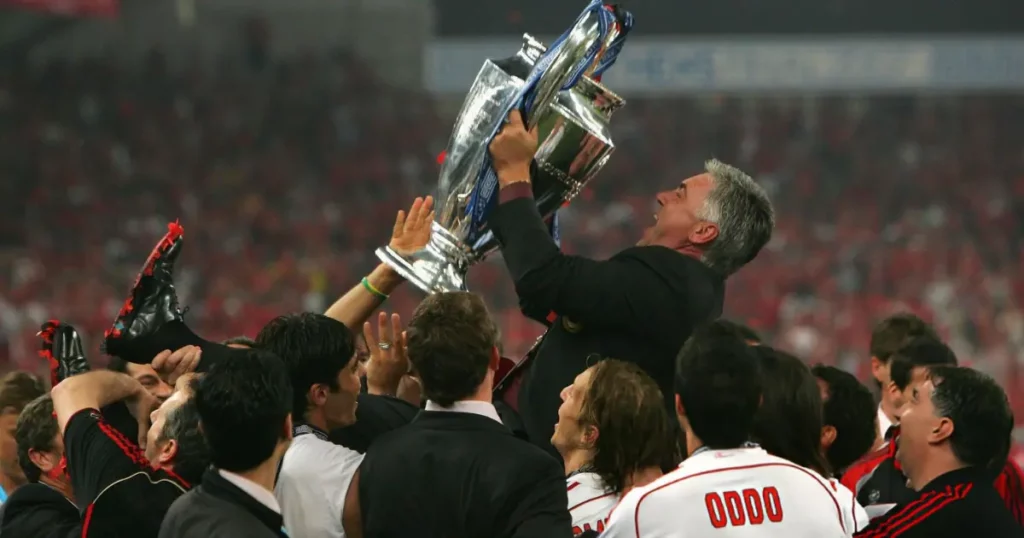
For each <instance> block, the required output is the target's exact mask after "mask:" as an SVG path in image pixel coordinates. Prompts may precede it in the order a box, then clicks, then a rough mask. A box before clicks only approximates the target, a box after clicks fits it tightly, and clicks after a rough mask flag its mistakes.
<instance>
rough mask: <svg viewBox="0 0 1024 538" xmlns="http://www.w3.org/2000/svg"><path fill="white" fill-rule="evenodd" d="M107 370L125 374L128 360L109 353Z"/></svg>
mask: <svg viewBox="0 0 1024 538" xmlns="http://www.w3.org/2000/svg"><path fill="white" fill-rule="evenodd" d="M107 370H110V371H111V372H117V373H120V374H127V373H128V361H126V360H124V359H122V358H121V357H115V356H114V355H111V356H110V359H109V360H108V361H107Z"/></svg>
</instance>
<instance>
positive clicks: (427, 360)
mask: <svg viewBox="0 0 1024 538" xmlns="http://www.w3.org/2000/svg"><path fill="white" fill-rule="evenodd" d="M406 345H407V347H408V353H409V361H410V362H412V365H413V367H414V368H415V369H416V373H417V374H419V377H420V382H421V383H422V384H423V394H424V396H426V397H427V399H428V400H430V401H433V402H434V403H436V404H438V405H441V406H443V407H449V406H451V405H452V404H454V403H455V402H457V401H459V400H463V399H465V398H467V397H468V396H470V395H472V394H473V393H474V392H476V390H477V389H478V388H479V387H480V384H481V383H483V381H484V377H485V376H486V375H487V370H488V368H489V366H490V364H491V357H492V354H493V353H494V349H495V347H496V346H497V345H498V326H497V324H495V323H494V320H492V319H491V315H490V313H489V312H488V311H487V306H486V305H484V301H483V299H481V298H480V296H478V295H476V294H473V293H469V292H465V291H452V292H444V293H435V294H433V295H429V296H427V298H426V299H423V302H421V303H420V304H419V306H417V307H416V311H415V312H413V314H412V320H411V321H410V322H409V327H408V328H407V329H406Z"/></svg>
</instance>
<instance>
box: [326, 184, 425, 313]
mask: <svg viewBox="0 0 1024 538" xmlns="http://www.w3.org/2000/svg"><path fill="white" fill-rule="evenodd" d="M433 221H434V198H433V197H431V196H427V197H425V198H416V199H415V200H414V201H413V203H412V206H411V207H410V208H409V212H408V213H406V212H405V211H402V210H399V211H398V214H397V215H396V216H395V226H394V228H393V229H392V232H391V240H390V241H389V242H388V246H389V247H391V249H392V250H394V251H395V252H397V253H398V254H401V255H403V256H407V255H409V254H412V253H414V252H416V251H418V250H420V249H422V248H424V247H426V246H427V242H428V241H430V225H431V223H432V222H433ZM402 282H405V279H404V278H402V276H401V275H399V274H398V272H396V271H395V270H394V269H392V268H391V267H390V266H388V265H387V264H384V263H381V264H379V265H377V267H376V268H375V269H374V270H373V271H371V272H370V274H368V275H366V276H365V277H363V279H362V280H361V281H360V282H359V284H356V285H355V286H353V287H352V288H351V289H350V290H348V292H346V293H345V295H342V296H341V297H340V298H339V299H338V300H337V301H335V302H334V304H332V305H331V306H330V308H328V309H327V311H326V312H324V315H326V316H327V317H330V318H334V319H336V320H338V321H340V322H342V323H344V324H345V325H346V326H347V327H348V328H349V329H352V330H353V331H359V330H360V328H361V327H362V325H363V323H364V322H366V321H368V320H369V319H370V316H371V315H372V314H373V311H374V310H377V309H378V308H380V305H381V304H382V303H383V302H384V301H386V300H387V298H388V296H389V295H390V294H391V292H393V291H395V289H397V288H398V286H399V285H400V284H401V283H402Z"/></svg>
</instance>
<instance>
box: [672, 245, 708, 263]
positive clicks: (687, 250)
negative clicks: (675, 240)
mask: <svg viewBox="0 0 1024 538" xmlns="http://www.w3.org/2000/svg"><path fill="white" fill-rule="evenodd" d="M672 250H675V251H676V252H678V253H680V254H682V255H684V256H689V257H691V258H693V259H695V260H699V259H700V258H701V256H702V255H703V253H702V252H701V250H700V249H699V248H697V247H695V246H693V245H683V246H681V247H677V248H674V249H672Z"/></svg>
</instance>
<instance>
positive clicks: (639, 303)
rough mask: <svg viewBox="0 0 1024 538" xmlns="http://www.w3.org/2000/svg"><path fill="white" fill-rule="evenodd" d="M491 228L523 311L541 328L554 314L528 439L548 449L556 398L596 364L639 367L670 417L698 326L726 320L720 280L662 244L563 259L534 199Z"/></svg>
mask: <svg viewBox="0 0 1024 538" xmlns="http://www.w3.org/2000/svg"><path fill="white" fill-rule="evenodd" d="M488 222H489V223H490V225H491V229H492V230H493V231H494V234H495V236H496V237H497V238H498V241H499V242H500V244H501V252H502V256H503V257H504V259H505V265H506V266H507V267H508V270H509V273H511V275H512V279H513V280H514V281H515V287H516V293H517V294H518V295H519V304H520V308H521V309H522V311H523V313H524V314H526V315H527V316H530V317H531V318H533V319H536V320H538V321H544V320H545V318H546V317H547V316H548V315H549V313H550V312H554V313H555V314H556V315H557V317H556V318H555V319H554V322H553V323H551V325H550V328H549V329H548V332H547V334H546V335H545V336H544V339H543V341H541V343H540V347H539V348H538V349H537V350H536V356H535V357H534V358H533V360H532V364H531V365H530V366H529V371H528V372H527V373H526V374H525V375H526V378H525V380H524V383H523V386H522V388H521V390H520V392H519V401H518V408H519V409H518V410H519V413H520V414H521V415H522V418H523V422H524V424H525V426H526V431H527V434H528V435H529V437H530V440H531V441H533V442H534V443H538V444H539V445H540V446H543V447H545V448H547V449H548V450H552V449H551V448H550V439H551V435H552V434H553V433H554V425H555V423H556V422H557V421H558V407H559V406H560V405H561V403H562V402H561V398H560V397H559V393H560V392H561V390H562V389H563V388H564V387H566V386H567V385H570V384H572V382H573V379H574V378H575V377H576V376H577V375H579V373H580V372H582V371H583V370H585V369H586V368H587V367H588V366H590V365H591V364H592V363H593V360H594V359H595V358H597V357H611V358H616V359H620V360H625V361H630V362H633V363H636V364H637V365H639V366H640V367H641V368H643V369H644V370H645V371H646V372H647V373H648V374H650V375H651V377H653V378H654V380H655V381H656V382H657V383H658V386H659V388H661V392H662V394H663V396H664V397H665V405H666V406H667V407H668V409H669V410H671V413H670V416H672V417H674V416H675V406H674V404H673V400H674V398H673V388H672V378H673V375H674V373H675V357H676V355H677V354H678V353H679V349H680V348H681V347H682V346H683V343H684V342H686V339H687V338H689V336H690V333H691V332H692V331H693V329H694V327H695V326H697V325H699V324H701V323H705V322H709V321H711V320H714V319H716V318H718V316H720V315H721V314H722V303H723V300H724V296H725V281H724V279H723V278H722V277H721V276H720V275H718V274H717V273H715V272H714V271H712V270H711V269H709V268H708V267H707V266H705V265H704V264H703V263H701V262H700V261H699V260H697V259H694V258H692V257H690V256H686V255H683V254H680V253H679V252H676V251H674V250H671V249H668V248H665V247H659V246H648V247H633V248H629V249H626V250H624V251H622V252H620V253H619V254H617V255H615V256H614V257H612V258H611V259H609V260H606V261H595V260H590V259H587V258H583V257H580V256H569V255H566V254H563V253H562V252H560V251H559V249H558V246H557V245H555V242H554V241H553V240H552V239H551V236H550V235H549V233H548V231H547V226H546V225H545V224H544V222H543V221H542V220H541V217H540V214H539V213H538V212H537V208H536V206H535V205H534V202H533V199H531V198H529V197H527V198H516V199H512V200H508V201H503V202H502V203H501V204H499V205H498V206H497V207H496V208H495V210H494V211H493V212H491V214H490V217H489V220H488ZM588 359H589V360H588Z"/></svg>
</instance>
